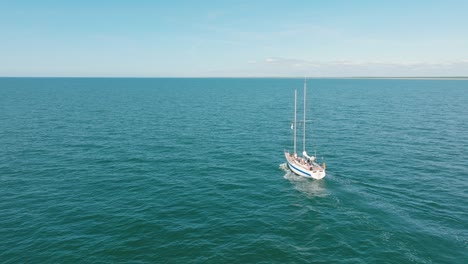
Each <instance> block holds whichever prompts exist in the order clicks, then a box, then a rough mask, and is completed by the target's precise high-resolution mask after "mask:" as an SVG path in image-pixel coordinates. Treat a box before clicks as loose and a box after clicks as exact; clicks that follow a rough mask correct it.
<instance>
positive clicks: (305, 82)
mask: <svg viewBox="0 0 468 264" xmlns="http://www.w3.org/2000/svg"><path fill="white" fill-rule="evenodd" d="M306 88H307V79H305V78H304V135H303V136H304V138H303V139H302V152H305V151H306V148H305V140H306Z"/></svg>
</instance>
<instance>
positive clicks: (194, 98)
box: [0, 78, 468, 263]
mask: <svg viewBox="0 0 468 264" xmlns="http://www.w3.org/2000/svg"><path fill="white" fill-rule="evenodd" d="M302 86H303V79H294V78H290V79H281V78H225V79H223V78H180V79H177V78H174V79H171V78H0V262H2V263H74V262H80V263H81V262H84V263H126V262H130V263H468V162H467V161H468V81H467V80H399V79H309V80H308V91H307V95H308V97H307V99H308V101H307V107H306V110H307V119H308V123H307V141H306V148H307V150H308V152H309V153H316V155H317V157H318V161H319V162H320V163H322V162H326V164H327V176H326V177H325V178H324V179H322V180H311V179H304V178H300V177H297V176H295V175H294V174H292V173H291V172H290V171H288V170H287V169H286V167H285V159H284V155H283V151H284V150H285V149H289V150H292V144H293V140H292V130H291V129H290V125H291V122H292V120H293V114H294V113H293V109H294V97H293V96H294V89H298V92H299V98H302V97H301V94H302ZM301 104H302V102H301V101H299V107H301ZM300 111H302V110H300ZM301 132H302V131H301V130H299V131H298V133H299V134H298V136H299V141H298V149H299V151H301V152H302V141H301V139H302V134H301Z"/></svg>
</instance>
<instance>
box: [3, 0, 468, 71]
mask: <svg viewBox="0 0 468 264" xmlns="http://www.w3.org/2000/svg"><path fill="white" fill-rule="evenodd" d="M467 10H468V1H450V0H447V1H443V0H441V1H416V0H414V1H399V0H392V1H364V0H362V1H359V0H356V1H345V0H343V1H318V0H317V1H313V0H309V1H293V0H291V1H273V0H270V1H254V0H250V1H177V0H174V1H118V0H116V1H86V0H81V1H21V0H17V1H2V0H0V76H117V77H125V76H135V77H139V76H141V77H223V76H224V77H236V76H245V77H251V76H272V77H295V76H297V77H301V76H311V77H346V76H462V75H463V76H468V15H466V14H467V12H468V11H467Z"/></svg>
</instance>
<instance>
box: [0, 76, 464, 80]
mask: <svg viewBox="0 0 468 264" xmlns="http://www.w3.org/2000/svg"><path fill="white" fill-rule="evenodd" d="M0 78H18V79H19V78H37V79H40V78H57V79H58V78H64V79H66V78H67V79H72V78H75V79H78V78H83V79H93V78H94V79H304V76H0ZM306 78H307V79H455V80H456V79H458V80H460V79H462V80H463V79H467V80H468V76H334V77H306Z"/></svg>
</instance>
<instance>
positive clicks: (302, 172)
mask: <svg viewBox="0 0 468 264" xmlns="http://www.w3.org/2000/svg"><path fill="white" fill-rule="evenodd" d="M284 156H285V157H286V161H287V163H288V167H289V169H290V170H291V171H292V172H294V173H295V174H297V175H299V176H302V177H306V178H313V179H317V180H319V179H322V178H323V177H325V174H326V173H325V169H324V168H322V167H321V166H320V165H318V164H317V163H315V162H312V163H305V162H304V163H301V162H300V161H301V159H300V158H299V159H297V158H295V157H294V156H293V155H291V154H290V153H289V152H287V151H285V152H284Z"/></svg>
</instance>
